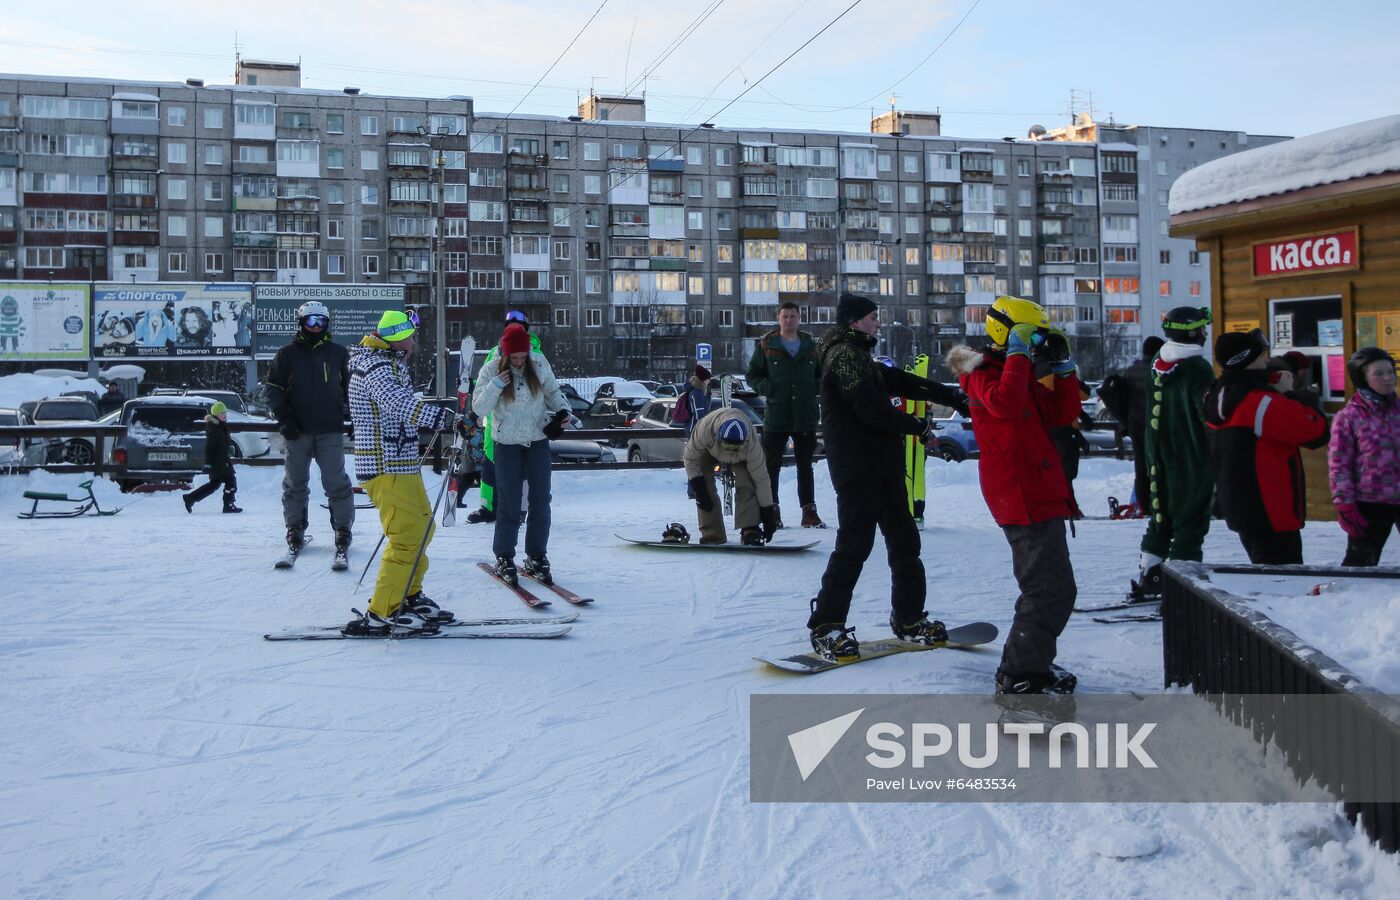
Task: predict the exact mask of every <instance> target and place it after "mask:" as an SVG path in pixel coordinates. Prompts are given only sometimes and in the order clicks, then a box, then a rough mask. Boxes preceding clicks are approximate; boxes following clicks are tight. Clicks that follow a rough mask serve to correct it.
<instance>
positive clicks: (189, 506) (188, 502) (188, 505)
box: [180, 494, 194, 513]
mask: <svg viewBox="0 0 1400 900" xmlns="http://www.w3.org/2000/svg"><path fill="white" fill-rule="evenodd" d="M180 499H181V500H183V501H185V512H187V513H192V512H194V500H192V499H191V498H190V495H189V494H182V495H181V496H180Z"/></svg>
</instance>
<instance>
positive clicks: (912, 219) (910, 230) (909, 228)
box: [904, 216, 1006, 234]
mask: <svg viewBox="0 0 1400 900" xmlns="http://www.w3.org/2000/svg"><path fill="white" fill-rule="evenodd" d="M997 224H998V225H1000V226H1001V230H1000V231H999V232H998V234H1006V220H1005V219H997ZM904 233H905V234H918V233H919V217H918V216H905V217H904Z"/></svg>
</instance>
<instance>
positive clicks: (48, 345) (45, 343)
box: [0, 281, 88, 362]
mask: <svg viewBox="0 0 1400 900" xmlns="http://www.w3.org/2000/svg"><path fill="white" fill-rule="evenodd" d="M87 356H88V286H87V285H85V284H68V283H63V284H58V283H53V282H48V281H0V361H6V362H14V361H18V360H50V359H52V360H66V359H81V360H85V359H87Z"/></svg>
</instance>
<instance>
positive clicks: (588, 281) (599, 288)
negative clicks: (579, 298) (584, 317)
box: [583, 275, 603, 294]
mask: <svg viewBox="0 0 1400 900" xmlns="http://www.w3.org/2000/svg"><path fill="white" fill-rule="evenodd" d="M583 292H584V293H585V294H601V293H603V276H602V275H585V276H583Z"/></svg>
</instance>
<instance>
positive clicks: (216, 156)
mask: <svg viewBox="0 0 1400 900" xmlns="http://www.w3.org/2000/svg"><path fill="white" fill-rule="evenodd" d="M204 164H205V165H206V166H222V165H223V164H224V147H223V145H222V144H205V145H204Z"/></svg>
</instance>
